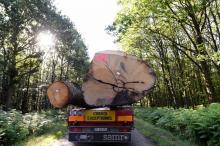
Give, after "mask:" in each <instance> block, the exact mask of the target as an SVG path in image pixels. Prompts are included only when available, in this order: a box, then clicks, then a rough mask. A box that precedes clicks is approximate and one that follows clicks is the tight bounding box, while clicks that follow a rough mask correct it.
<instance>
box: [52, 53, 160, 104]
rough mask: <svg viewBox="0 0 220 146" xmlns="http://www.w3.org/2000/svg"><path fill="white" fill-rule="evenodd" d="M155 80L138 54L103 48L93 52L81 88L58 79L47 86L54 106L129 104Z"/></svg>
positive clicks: (142, 93) (150, 87)
mask: <svg viewBox="0 0 220 146" xmlns="http://www.w3.org/2000/svg"><path fill="white" fill-rule="evenodd" d="M155 80H156V75H155V73H154V71H153V69H152V68H151V67H150V66H149V65H148V64H147V63H146V62H144V61H142V60H139V59H138V58H137V57H135V56H131V55H127V54H125V53H123V52H121V51H102V52H98V53H96V54H95V56H94V58H93V60H92V62H91V64H90V68H89V71H88V73H87V75H86V77H85V80H84V82H83V84H82V89H81V90H80V89H76V88H75V87H74V86H73V85H71V84H69V83H67V82H63V81H59V82H55V83H53V84H52V85H51V86H49V88H48V97H49V99H50V102H51V103H52V104H53V105H54V106H56V107H63V106H65V105H67V104H73V105H76V106H80V107H89V106H90V107H103V106H108V107H113V106H121V105H129V104H132V103H135V102H137V101H138V100H140V99H141V98H142V97H144V96H145V95H146V94H147V93H148V92H149V91H150V90H151V89H152V88H153V86H154V84H155ZM55 87H56V88H55Z"/></svg>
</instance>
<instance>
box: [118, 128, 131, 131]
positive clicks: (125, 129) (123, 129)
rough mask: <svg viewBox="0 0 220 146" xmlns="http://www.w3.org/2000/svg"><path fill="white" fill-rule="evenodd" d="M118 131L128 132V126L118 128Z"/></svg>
mask: <svg viewBox="0 0 220 146" xmlns="http://www.w3.org/2000/svg"><path fill="white" fill-rule="evenodd" d="M119 132H129V128H120V129H119Z"/></svg>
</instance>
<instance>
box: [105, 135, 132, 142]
mask: <svg viewBox="0 0 220 146" xmlns="http://www.w3.org/2000/svg"><path fill="white" fill-rule="evenodd" d="M129 139H130V137H129V136H128V135H122V134H104V135H103V141H128V140H129Z"/></svg>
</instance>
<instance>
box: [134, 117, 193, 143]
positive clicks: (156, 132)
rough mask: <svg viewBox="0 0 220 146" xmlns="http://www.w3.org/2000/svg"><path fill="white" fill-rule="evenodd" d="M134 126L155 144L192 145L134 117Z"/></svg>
mask: <svg viewBox="0 0 220 146" xmlns="http://www.w3.org/2000/svg"><path fill="white" fill-rule="evenodd" d="M135 127H136V128H137V129H138V130H139V131H140V132H141V133H142V134H143V135H144V136H146V137H148V138H150V139H151V140H152V141H153V143H154V144H155V145H156V146H194V145H192V144H190V143H188V142H185V141H182V140H180V139H179V138H178V137H176V136H174V135H172V134H171V133H170V132H168V131H166V130H164V129H160V128H157V127H155V126H154V125H152V124H150V123H148V122H146V121H144V120H142V119H139V118H135Z"/></svg>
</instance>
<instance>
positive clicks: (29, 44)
mask: <svg viewBox="0 0 220 146" xmlns="http://www.w3.org/2000/svg"><path fill="white" fill-rule="evenodd" d="M43 31H48V32H50V33H51V34H53V35H54V36H55V37H56V42H55V45H54V46H51V47H50V48H45V49H40V47H39V45H38V42H37V37H38V34H39V33H40V32H43ZM46 50H49V52H47V51H46ZM87 66H88V55H87V47H86V46H85V44H84V42H83V40H82V38H81V35H80V34H79V33H78V31H77V30H76V28H75V27H74V24H73V22H71V20H70V19H69V18H68V17H67V16H65V15H62V14H61V13H60V12H58V11H57V10H56V8H55V6H54V5H53V2H52V1H51V0H19V1H18V0H1V1H0V84H1V85H0V97H1V98H0V104H1V105H3V108H4V109H8V108H12V107H13V108H17V109H21V110H22V111H23V112H28V111H31V110H37V109H41V108H43V107H48V105H49V104H48V102H47V99H46V96H45V91H46V87H47V85H48V84H49V83H51V82H53V81H55V80H61V79H65V80H70V81H73V82H77V83H80V82H81V81H82V77H83V74H84V73H85V70H86V68H87Z"/></svg>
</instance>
